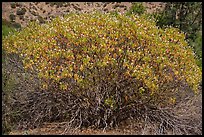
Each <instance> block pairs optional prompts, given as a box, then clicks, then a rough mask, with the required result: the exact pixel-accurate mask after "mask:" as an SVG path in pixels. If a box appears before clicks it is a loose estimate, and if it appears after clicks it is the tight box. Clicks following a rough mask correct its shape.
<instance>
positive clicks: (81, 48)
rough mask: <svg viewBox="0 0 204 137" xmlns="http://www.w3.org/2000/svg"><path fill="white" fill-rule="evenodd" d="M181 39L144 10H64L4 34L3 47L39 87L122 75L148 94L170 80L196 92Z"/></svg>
mask: <svg viewBox="0 0 204 137" xmlns="http://www.w3.org/2000/svg"><path fill="white" fill-rule="evenodd" d="M184 39H185V35H184V33H182V32H180V31H179V30H178V29H176V28H173V27H169V28H166V29H164V30H163V29H160V28H158V27H157V26H156V23H155V22H154V21H153V20H148V19H147V18H146V16H145V15H141V16H137V15H130V16H129V17H128V16H125V15H120V14H118V15H116V16H113V15H112V14H109V13H107V14H101V13H97V12H96V13H91V14H90V13H81V14H73V13H70V14H68V15H66V16H64V17H57V18H55V19H53V20H52V21H51V22H48V23H46V24H43V25H39V24H38V23H36V22H31V23H30V25H29V26H28V27H26V28H24V29H23V30H22V31H17V32H15V33H14V34H13V35H9V36H8V37H6V38H4V39H3V49H5V50H6V51H7V52H9V53H16V54H19V55H20V56H21V57H22V59H23V64H24V67H25V69H28V70H31V71H35V72H37V74H38V76H39V78H40V79H42V80H43V82H42V87H43V88H49V87H51V85H58V86H59V88H60V89H61V90H68V89H69V88H70V87H72V85H73V83H74V84H75V85H77V86H78V87H80V89H87V88H89V87H90V86H91V85H94V84H97V83H99V81H100V82H101V80H104V81H106V80H107V81H109V82H110V83H111V82H113V83H114V82H117V81H120V79H121V78H123V79H126V80H129V79H135V80H137V81H140V82H141V83H142V85H140V86H142V87H143V88H145V89H148V91H149V92H151V95H153V94H154V93H156V92H158V88H159V87H161V86H162V85H163V84H165V83H168V82H170V81H175V80H180V81H186V82H187V83H188V84H189V85H190V86H191V87H192V88H193V89H194V91H195V92H196V91H197V88H198V84H199V82H200V80H201V70H200V69H199V67H198V66H197V65H196V61H195V59H194V54H193V52H192V49H191V48H190V47H189V46H187V42H186V41H185V40H184ZM140 86H139V87H140ZM140 91H141V92H142V91H143V90H140Z"/></svg>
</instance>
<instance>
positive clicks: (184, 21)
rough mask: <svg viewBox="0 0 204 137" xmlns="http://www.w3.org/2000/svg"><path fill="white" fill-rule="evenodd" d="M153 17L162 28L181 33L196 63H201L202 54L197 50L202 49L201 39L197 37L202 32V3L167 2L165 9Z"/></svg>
mask: <svg viewBox="0 0 204 137" xmlns="http://www.w3.org/2000/svg"><path fill="white" fill-rule="evenodd" d="M154 17H155V18H156V19H157V25H158V26H160V27H162V28H165V27H167V26H173V27H176V28H179V29H180V30H181V31H183V32H184V33H185V34H186V40H187V41H188V43H189V45H190V46H191V47H193V48H194V51H195V54H196V57H197V59H198V62H201V60H202V52H198V50H200V49H202V39H199V38H197V37H198V36H199V34H201V31H202V28H201V27H202V2H167V3H166V6H165V9H164V10H163V11H161V12H159V13H156V14H154ZM200 66H201V65H200Z"/></svg>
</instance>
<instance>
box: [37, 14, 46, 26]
mask: <svg viewBox="0 0 204 137" xmlns="http://www.w3.org/2000/svg"><path fill="white" fill-rule="evenodd" d="M38 20H39V22H40V24H43V23H45V19H44V18H43V17H42V16H38Z"/></svg>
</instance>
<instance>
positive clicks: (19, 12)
mask: <svg viewBox="0 0 204 137" xmlns="http://www.w3.org/2000/svg"><path fill="white" fill-rule="evenodd" d="M25 13H26V9H25V8H22V9H17V11H16V14H17V15H24V14H25Z"/></svg>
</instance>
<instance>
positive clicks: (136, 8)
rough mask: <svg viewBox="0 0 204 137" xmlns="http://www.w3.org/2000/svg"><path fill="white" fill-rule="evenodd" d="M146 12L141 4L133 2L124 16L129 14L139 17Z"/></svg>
mask: <svg viewBox="0 0 204 137" xmlns="http://www.w3.org/2000/svg"><path fill="white" fill-rule="evenodd" d="M145 12H146V8H145V7H144V6H143V4H142V2H134V3H132V6H131V7H130V9H129V11H127V13H126V15H130V14H138V15H141V14H143V13H145Z"/></svg>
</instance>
